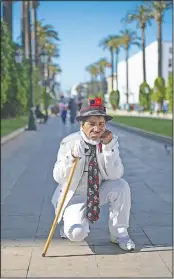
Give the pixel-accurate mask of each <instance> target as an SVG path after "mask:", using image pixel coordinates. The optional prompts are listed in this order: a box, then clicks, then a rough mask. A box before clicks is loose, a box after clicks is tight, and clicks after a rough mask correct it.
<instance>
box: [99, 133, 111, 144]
mask: <svg viewBox="0 0 174 279" xmlns="http://www.w3.org/2000/svg"><path fill="white" fill-rule="evenodd" d="M112 138H113V136H112V132H111V131H109V130H106V131H105V132H104V134H103V135H102V137H101V142H102V143H103V144H108V143H109V142H110V141H111V140H112Z"/></svg>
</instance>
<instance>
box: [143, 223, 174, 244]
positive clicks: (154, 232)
mask: <svg viewBox="0 0 174 279" xmlns="http://www.w3.org/2000/svg"><path fill="white" fill-rule="evenodd" d="M142 228H143V231H144V232H145V234H146V235H147V236H148V238H149V239H150V241H151V242H152V244H153V245H161V246H172V227H171V226H157V227H155V226H151V227H142Z"/></svg>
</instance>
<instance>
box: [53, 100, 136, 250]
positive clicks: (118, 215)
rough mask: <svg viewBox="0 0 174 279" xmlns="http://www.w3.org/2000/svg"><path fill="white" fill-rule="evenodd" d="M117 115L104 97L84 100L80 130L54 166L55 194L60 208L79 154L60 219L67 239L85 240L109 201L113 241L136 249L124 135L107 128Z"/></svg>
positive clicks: (62, 147) (66, 142)
mask: <svg viewBox="0 0 174 279" xmlns="http://www.w3.org/2000/svg"><path fill="white" fill-rule="evenodd" d="M111 119H112V117H111V116H109V115H107V113H106V108H105V107H104V106H103V102H102V99H101V98H95V99H92V100H86V101H84V102H83V104H82V108H81V110H80V115H79V116H77V117H76V120H77V121H78V122H79V123H80V131H79V132H77V133H73V134H71V135H69V136H68V137H66V138H64V139H63V140H62V142H61V144H60V148H59V151H58V155H57V161H56V163H55V165H54V169H53V177H54V180H55V181H56V182H57V183H58V187H57V188H56V191H55V193H54V195H53V197H52V204H53V206H54V208H55V212H56V210H57V205H58V204H59V202H61V197H62V195H63V193H64V190H65V187H66V184H67V180H68V177H69V174H70V171H71V168H72V165H73V163H74V160H75V158H79V160H78V163H77V167H76V170H75V172H74V176H73V179H72V182H71V185H70V188H69V190H68V193H67V196H66V198H65V202H64V204H63V208H62V210H61V213H60V215H59V218H58V223H60V221H61V220H62V219H63V222H64V224H63V226H62V227H61V229H60V234H61V237H62V238H68V239H69V240H70V241H83V240H84V239H85V238H86V237H87V236H88V234H89V233H90V228H91V226H92V224H93V223H95V222H96V221H97V220H98V219H99V218H100V207H101V206H102V205H104V204H107V203H108V204H109V205H110V206H109V232H110V239H111V242H113V243H116V244H118V245H119V246H120V248H122V249H123V250H126V251H133V250H134V249H135V244H134V242H133V241H132V240H131V239H130V237H129V235H128V231H127V229H128V227H129V215H130V207H131V194H130V188H129V185H128V183H127V182H126V181H125V180H124V179H123V178H122V175H123V172H124V168H123V163H122V160H121V158H120V155H119V143H118V137H117V136H116V135H114V134H113V133H112V132H111V131H109V130H107V129H106V123H107V122H108V121H109V120H111Z"/></svg>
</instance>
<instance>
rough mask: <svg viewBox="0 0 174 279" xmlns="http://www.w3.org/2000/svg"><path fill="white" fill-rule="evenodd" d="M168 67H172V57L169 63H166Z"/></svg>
mask: <svg viewBox="0 0 174 279" xmlns="http://www.w3.org/2000/svg"><path fill="white" fill-rule="evenodd" d="M168 66H169V68H171V67H172V59H169V63H168Z"/></svg>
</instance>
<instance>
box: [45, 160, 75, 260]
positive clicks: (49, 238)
mask: <svg viewBox="0 0 174 279" xmlns="http://www.w3.org/2000/svg"><path fill="white" fill-rule="evenodd" d="M78 160H79V158H75V161H74V163H73V165H72V168H71V172H70V175H69V178H68V182H67V186H66V188H65V192H64V194H63V197H62V200H61V201H60V204H59V207H58V210H57V213H56V216H55V219H54V222H53V224H52V227H51V230H50V233H49V236H48V238H47V241H46V243H45V247H44V252H43V254H42V257H45V255H46V252H47V250H48V247H49V245H50V242H51V240H52V237H53V234H54V231H55V228H56V225H57V221H58V219H59V215H60V212H61V210H62V207H63V204H64V201H65V199H66V195H67V193H68V190H69V187H70V185H71V181H72V178H73V175H74V171H75V168H76V166H77V163H78Z"/></svg>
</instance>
